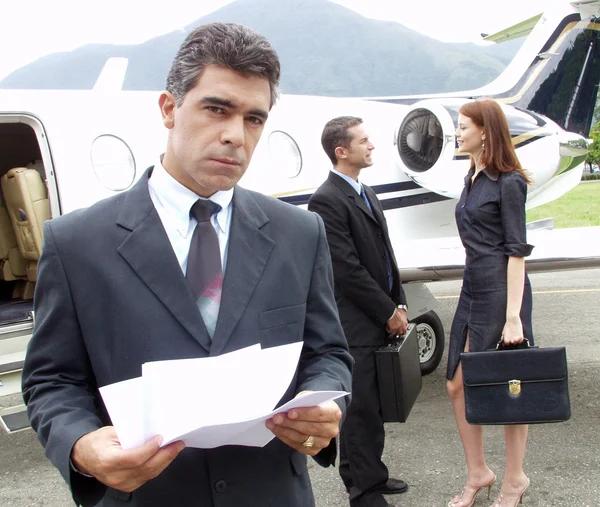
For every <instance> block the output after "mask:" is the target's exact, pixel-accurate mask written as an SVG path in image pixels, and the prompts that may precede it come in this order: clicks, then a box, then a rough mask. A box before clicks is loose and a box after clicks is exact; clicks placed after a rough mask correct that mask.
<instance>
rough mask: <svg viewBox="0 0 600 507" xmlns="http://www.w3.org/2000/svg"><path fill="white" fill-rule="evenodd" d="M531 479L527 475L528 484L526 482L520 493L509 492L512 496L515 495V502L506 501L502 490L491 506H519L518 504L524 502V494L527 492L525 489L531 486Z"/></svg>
mask: <svg viewBox="0 0 600 507" xmlns="http://www.w3.org/2000/svg"><path fill="white" fill-rule="evenodd" d="M530 482H531V481H530V480H529V477H527V484H525V487H524V488H523V489H522V490H521V492H520V493H517V494H516V495H515V494H514V493H509V494H510V496H513V495H514V497H515V503H512V504H510V503H508V501H506V502H505V501H504V500H505V498H506V497H505V496H504V494H503V493H502V492H500V494H499V495H498V498H496V500H495V502H494V503H493V504H492V505H491V506H490V507H517V505H519V504H520V503H523V495H524V494H525V490H526V489H527V488H528V487H529V483H530Z"/></svg>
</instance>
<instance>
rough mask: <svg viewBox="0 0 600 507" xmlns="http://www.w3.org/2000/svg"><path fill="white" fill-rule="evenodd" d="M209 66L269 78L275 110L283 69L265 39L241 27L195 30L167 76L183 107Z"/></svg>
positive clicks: (216, 25) (224, 25)
mask: <svg viewBox="0 0 600 507" xmlns="http://www.w3.org/2000/svg"><path fill="white" fill-rule="evenodd" d="M209 65H219V66H221V67H225V68H228V69H231V70H235V71H236V72H239V73H240V74H244V75H247V76H257V77H263V78H266V79H267V80H268V81H269V85H270V87H271V107H273V105H274V104H275V102H276V100H277V97H278V96H279V79H280V74H281V67H280V63H279V58H278V56H277V53H276V52H275V50H274V49H273V47H272V46H271V44H270V43H269V41H267V39H265V38H264V37H263V36H262V35H260V34H258V33H256V32H255V31H254V30H251V29H250V28H247V27H245V26H243V25H239V24H237V23H211V24H209V25H202V26H199V27H198V28H196V29H195V30H193V31H192V32H191V33H190V34H189V35H188V36H187V37H186V39H185V40H184V41H183V43H182V44H181V46H180V48H179V50H178V51H177V54H176V55H175V58H174V59H173V63H172V64H171V69H170V70H169V74H168V76H167V91H169V92H171V93H172V94H173V96H174V97H175V100H176V102H177V107H180V106H181V104H182V103H183V99H184V98H185V94H186V93H187V92H188V91H190V90H191V89H192V88H193V87H194V86H195V85H196V83H197V81H198V78H199V77H200V75H201V74H202V71H203V70H204V69H205V68H206V67H207V66H209Z"/></svg>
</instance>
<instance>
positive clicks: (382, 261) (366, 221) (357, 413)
mask: <svg viewBox="0 0 600 507" xmlns="http://www.w3.org/2000/svg"><path fill="white" fill-rule="evenodd" d="M321 144H322V145H323V149H324V150H325V153H326V154H327V156H328V157H329V158H330V160H331V162H332V164H333V169H332V170H331V172H330V173H329V177H328V178H327V180H326V181H325V183H323V184H322V185H321V186H320V187H319V188H318V189H317V191H316V192H315V193H314V194H313V196H312V197H311V198H310V200H309V202H308V209H309V210H311V211H315V212H317V213H318V214H319V215H320V216H321V218H323V221H324V222H325V230H326V232H327V241H328V243H329V249H330V251H331V259H332V263H333V277H334V288H335V297H336V302H337V305H338V309H339V312H340V319H341V321H342V327H343V328H344V332H345V334H346V339H347V340H348V345H349V347H350V354H351V355H352V357H353V358H354V361H355V363H354V370H353V375H352V404H351V405H350V407H349V409H348V414H347V416H346V419H345V421H344V424H343V426H342V431H341V435H340V468H339V472H340V475H341V477H342V480H343V481H344V484H345V486H346V489H347V490H348V493H349V495H350V505H351V506H352V507H380V506H381V507H383V506H387V505H390V504H389V503H388V502H387V501H386V500H385V499H384V497H383V494H391V493H402V492H404V491H406V489H407V485H406V483H405V482H404V481H401V480H398V479H391V478H389V475H388V469H387V467H386V466H385V464H384V463H383V461H382V460H381V456H382V453H383V447H384V439H385V431H384V425H383V418H382V415H381V406H380V402H379V390H378V386H377V371H376V367H375V350H376V349H377V348H378V347H380V346H381V345H383V344H384V343H385V340H386V337H387V336H388V335H389V334H392V335H394V336H396V335H400V334H403V333H405V332H406V330H407V326H408V320H407V315H406V310H407V307H406V298H405V295H404V291H403V289H402V282H401V280H400V276H399V272H398V267H397V265H396V259H395V257H394V252H393V250H392V245H391V243H390V239H389V234H388V228H387V223H386V221H385V217H384V215H383V209H382V207H381V203H380V202H379V200H378V199H377V195H376V194H375V192H374V191H373V190H372V189H371V188H369V187H368V186H367V185H365V184H364V183H361V182H360V181H359V176H360V172H361V170H362V169H364V168H365V167H370V166H371V165H373V161H372V153H373V150H374V146H373V144H372V143H371V141H370V140H369V136H368V133H367V132H366V130H365V128H364V126H363V125H362V120H361V119H360V118H355V117H352V116H342V117H339V118H334V119H333V120H331V121H329V122H328V123H327V124H326V125H325V128H324V129H323V134H322V136H321Z"/></svg>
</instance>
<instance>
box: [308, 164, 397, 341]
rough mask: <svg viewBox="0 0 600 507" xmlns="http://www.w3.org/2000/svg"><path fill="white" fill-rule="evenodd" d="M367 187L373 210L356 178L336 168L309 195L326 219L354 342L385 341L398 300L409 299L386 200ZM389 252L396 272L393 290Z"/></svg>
mask: <svg viewBox="0 0 600 507" xmlns="http://www.w3.org/2000/svg"><path fill="white" fill-rule="evenodd" d="M363 187H364V189H365V193H366V194H367V198H368V199H369V203H370V204H371V208H372V209H373V212H371V211H369V208H368V207H367V205H366V204H365V202H364V201H363V199H362V197H361V196H360V195H358V194H357V192H356V191H355V190H354V189H353V188H352V187H351V186H350V184H349V183H348V182H347V181H345V180H344V179H343V178H341V177H340V176H338V175H337V174H335V173H333V172H330V173H329V177H328V178H327V180H326V181H325V182H324V183H323V184H322V185H321V186H320V187H319V188H318V189H317V191H316V192H315V193H314V194H313V195H312V197H311V198H310V200H309V201H308V209H309V210H311V211H315V212H316V213H318V214H319V215H320V216H321V218H323V221H324V222H325V230H326V232H327V241H328V243H329V249H330V251H331V260H332V263H333V273H334V285H335V298H336V301H337V305H338V308H339V312H340V319H341V321H342V326H343V328H344V332H345V334H346V338H347V339H348V344H349V345H350V347H362V346H377V345H381V344H382V343H383V341H384V340H385V337H386V336H387V332H386V331H385V326H386V324H387V320H388V319H389V318H390V317H391V316H392V314H393V313H394V309H395V308H396V305H398V304H406V298H405V296H404V290H403V289H402V282H401V280H400V274H399V272H398V266H397V264H396V258H395V256H394V251H393V249H392V245H391V243H390V238H389V233H388V228H387V222H386V220H385V217H384V215H383V209H382V207H381V203H380V202H379V199H377V195H376V194H375V192H373V190H372V189H371V188H370V187H368V186H367V185H364V184H363ZM388 253H389V255H391V263H392V272H393V276H394V284H393V286H392V290H391V291H390V290H389V283H388V274H387V266H386V259H385V256H386V255H387V254H388Z"/></svg>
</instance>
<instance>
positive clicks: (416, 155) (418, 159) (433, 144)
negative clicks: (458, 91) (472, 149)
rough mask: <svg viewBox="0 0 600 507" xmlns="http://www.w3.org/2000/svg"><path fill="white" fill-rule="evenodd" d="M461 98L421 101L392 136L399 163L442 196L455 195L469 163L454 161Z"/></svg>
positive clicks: (416, 180) (423, 184)
mask: <svg viewBox="0 0 600 507" xmlns="http://www.w3.org/2000/svg"><path fill="white" fill-rule="evenodd" d="M464 102H465V100H464V99H448V100H446V101H445V103H442V102H441V101H440V100H438V99H431V100H422V101H420V102H417V103H415V104H413V105H412V106H411V107H410V109H409V110H408V113H407V114H406V116H405V117H404V120H403V121H402V123H401V125H400V127H399V128H398V130H397V135H396V139H395V144H396V148H397V150H398V155H399V156H400V166H401V167H402V170H403V171H404V173H405V174H406V175H407V176H408V177H409V178H411V179H412V180H413V181H415V182H416V183H418V184H419V185H420V186H422V187H425V188H427V189H428V190H431V191H432V192H435V193H437V194H440V195H443V196H445V197H453V198H458V197H459V196H460V193H461V191H462V187H463V180H464V176H465V174H466V171H467V168H468V165H467V164H468V162H465V160H462V159H468V157H463V156H459V159H461V160H455V151H456V141H455V138H454V132H455V130H456V123H457V119H458V109H459V108H460V106H461V105H462V104H463V103H464Z"/></svg>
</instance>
